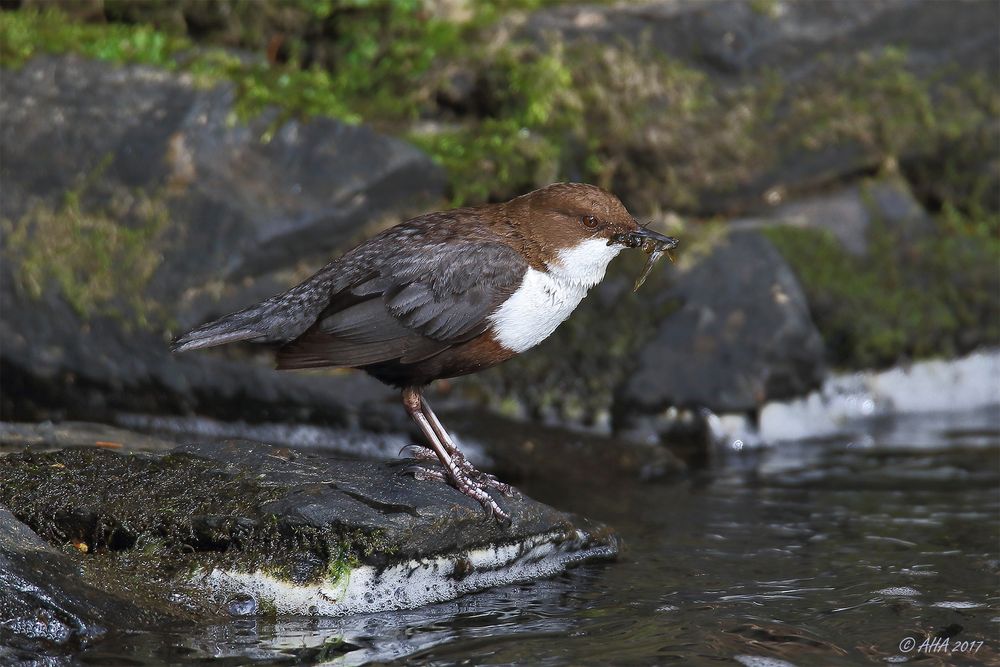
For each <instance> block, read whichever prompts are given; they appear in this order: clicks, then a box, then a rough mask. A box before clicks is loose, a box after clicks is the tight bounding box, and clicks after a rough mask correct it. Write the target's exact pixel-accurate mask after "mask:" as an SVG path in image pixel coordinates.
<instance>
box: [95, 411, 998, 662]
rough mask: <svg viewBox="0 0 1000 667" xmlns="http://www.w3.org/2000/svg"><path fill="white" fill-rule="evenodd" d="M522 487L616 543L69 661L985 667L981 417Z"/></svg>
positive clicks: (993, 497) (991, 599)
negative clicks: (464, 585)
mask: <svg viewBox="0 0 1000 667" xmlns="http://www.w3.org/2000/svg"><path fill="white" fill-rule="evenodd" d="M521 487H522V488H523V489H524V490H525V491H526V492H527V493H529V494H530V495H532V496H534V497H535V498H538V499H539V500H542V501H544V502H549V503H551V504H553V505H556V506H557V507H560V508H564V509H570V510H573V511H576V512H579V513H582V514H585V515H588V516H591V517H593V518H595V519H599V520H601V521H605V522H607V523H609V524H611V525H613V526H615V527H616V528H617V530H618V531H619V533H620V534H621V536H622V537H623V539H624V542H625V550H624V553H623V555H622V557H621V558H620V560H619V561H618V562H616V563H612V564H607V565H594V566H585V567H580V568H577V569H575V570H572V571H570V572H568V573H566V574H565V575H562V576H560V577H559V578H556V579H553V580H549V581H543V582H537V583H534V584H530V585H522V586H511V587H507V588H503V589H498V590H493V591H489V592H485V593H481V594H477V595H471V596H467V597H464V598H462V599H460V600H457V601H453V602H450V603H446V604H440V605H434V606H429V607H425V608H422V609H418V610H412V611H408V612H399V613H386V614H378V615H372V616H358V617H353V618H347V619H343V618H341V619H298V620H289V621H283V622H280V623H277V624H275V623H266V622H263V621H255V620H240V621H234V622H231V623H227V624H224V625H218V626H212V627H208V628H204V627H203V628H190V627H179V628H173V629H169V630H165V631H164V632H161V633H140V634H127V633H125V634H121V635H119V636H118V637H116V638H113V639H111V640H110V641H107V642H104V643H102V644H99V645H98V646H95V647H92V648H91V649H89V650H87V651H85V652H84V653H83V655H82V656H81V657H82V658H83V660H85V661H87V662H90V663H94V664H159V663H163V662H169V663H181V664H183V663H195V662H201V661H204V660H207V659H215V660H217V661H219V663H221V664H234V665H235V664H246V663H248V662H258V663H260V664H317V663H324V664H337V665H360V664H366V663H371V662H379V663H384V662H392V661H396V660H398V661H403V662H408V663H433V664H436V665H448V664H510V663H521V664H532V665H586V664H594V665H598V664H608V663H615V664H670V663H673V664H685V665H699V664H704V665H718V664H733V665H736V664H744V665H769V666H771V667H777V666H780V665H788V664H791V665H817V664H821V665H854V664H858V663H862V664H864V663H875V664H885V663H898V662H908V661H912V662H919V663H920V664H930V665H952V664H957V665H961V664H1000V586H998V584H1000V424H998V413H997V410H995V409H993V410H985V411H980V412H978V413H974V414H951V415H932V416H927V415H925V416H922V417H912V418H896V419H882V420H876V421H872V422H870V423H868V424H867V425H866V428H865V429H861V430H859V431H855V432H854V433H852V435H851V436H850V437H844V438H839V439H829V440H826V441H811V442H804V441H795V442H788V443H784V444H782V445H780V446H778V447H775V448H771V449H767V448H765V449H760V450H756V451H742V452H735V451H724V452H719V453H718V456H717V457H715V462H714V464H713V466H712V468H711V469H710V470H706V471H704V472H701V473H699V474H697V475H695V476H693V477H692V478H689V479H686V480H683V481H679V482H678V481H674V482H662V481H661V482H646V483H642V482H637V481H631V480H625V479H620V478H594V479H592V480H591V481H590V482H589V483H586V484H581V483H579V482H577V481H574V482H573V483H572V484H560V483H559V482H558V481H557V480H552V479H545V480H525V481H524V482H523V483H521ZM911 641H912V642H913V643H912V645H911V644H910V642H911ZM932 641H933V642H934V643H932ZM901 647H902V648H901Z"/></svg>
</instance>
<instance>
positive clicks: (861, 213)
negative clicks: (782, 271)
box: [728, 178, 935, 257]
mask: <svg viewBox="0 0 1000 667" xmlns="http://www.w3.org/2000/svg"><path fill="white" fill-rule="evenodd" d="M873 222H878V223H879V224H882V225H885V226H887V227H889V228H891V229H892V230H895V231H898V233H899V237H900V241H902V242H905V243H908V244H910V243H912V242H913V241H914V240H916V239H917V238H927V237H928V236H930V235H932V234H933V233H934V230H935V225H934V221H933V220H932V219H931V217H930V215H929V214H928V213H927V211H926V210H925V209H924V208H923V206H921V204H920V202H919V201H917V199H916V197H914V195H913V192H912V191H911V190H910V188H909V186H908V185H907V184H906V182H905V181H903V180H902V179H899V178H887V179H879V180H874V181H870V182H865V183H856V184H852V185H850V186H848V187H846V188H841V189H838V190H834V191H832V192H827V193H822V194H816V195H813V196H809V197H802V198H800V199H796V200H794V201H790V202H788V203H786V204H781V205H780V206H775V207H774V208H773V209H771V210H769V211H768V212H767V213H766V214H765V215H763V216H761V217H759V218H740V219H736V220H732V221H730V222H729V223H728V224H729V226H730V228H732V229H734V230H735V229H760V228H766V227H773V226H776V225H777V226H787V227H799V228H806V229H819V230H826V231H828V232H830V233H831V234H833V235H834V237H836V239H837V241H839V242H840V245H841V246H842V247H843V248H844V250H846V251H847V252H848V253H850V254H852V255H855V256H859V257H864V256H865V255H866V254H867V253H868V245H869V242H870V239H869V232H870V230H871V226H872V223H873Z"/></svg>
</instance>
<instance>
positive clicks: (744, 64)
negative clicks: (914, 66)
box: [524, 0, 1000, 80]
mask: <svg viewBox="0 0 1000 667" xmlns="http://www.w3.org/2000/svg"><path fill="white" fill-rule="evenodd" d="M998 20H1000V8H998V7H997V6H996V4H995V3H988V2H973V3H968V4H966V5H963V6H961V7H955V6H953V5H949V4H947V3H940V2H934V1H933V0H923V1H917V2H912V1H911V0H880V1H878V2H870V1H869V0H848V1H844V2H829V3H827V2H822V3H818V2H808V1H804V0H775V1H774V2H760V3H748V2H741V1H740V0H721V1H718V2H711V3H705V2H701V1H700V0H680V1H676V0H665V1H663V0H661V1H658V2H645V3H642V4H636V5H632V4H627V3H621V4H614V5H609V6H603V7H602V6H592V5H587V6H581V5H565V6H560V7H553V8H547V9H543V10H540V11H537V12H535V13H534V14H532V15H531V17H530V18H529V19H528V22H527V23H526V25H525V27H524V30H525V31H526V32H527V33H528V34H533V35H544V34H552V33H558V34H561V35H563V36H564V37H566V38H568V39H570V40H576V39H587V38H596V39H598V40H600V41H602V42H606V43H608V44H609V45H618V44H621V43H629V44H638V43H640V42H641V41H642V40H643V39H648V41H649V44H650V45H651V46H653V47H654V48H655V49H656V50H657V51H658V52H660V53H663V54H665V55H668V56H670V57H671V58H676V59H678V60H681V61H685V62H687V63H690V64H692V65H694V66H696V67H698V68H699V69H701V70H702V71H704V72H706V73H709V74H710V75H712V76H718V77H727V78H732V79H736V78H737V77H745V76H747V75H751V76H752V75H761V74H764V73H767V72H774V71H777V72H779V73H780V74H781V76H782V77H783V78H785V79H786V80H798V79H803V78H806V77H809V76H811V75H813V74H815V72H816V71H817V69H819V68H822V67H823V66H825V65H826V64H827V63H824V62H823V58H826V59H846V58H851V57H853V56H854V55H855V54H857V53H860V52H865V51H869V50H872V49H878V48H881V47H882V46H884V45H887V44H888V45H899V46H901V47H904V48H908V49H910V50H912V51H913V52H914V54H915V55H916V56H917V58H916V61H917V63H918V64H919V65H920V66H921V67H923V68H927V69H930V68H933V67H935V66H941V65H945V64H962V65H974V66H976V67H984V66H987V65H989V64H991V63H992V64H998V61H1000V55H998V54H997V52H996V49H995V48H994V44H995V41H996V35H995V34H994V31H993V26H995V25H996V23H997V21H998ZM957 34H961V35H963V39H962V40H955V39H954V36H955V35H957ZM820 56H823V58H820Z"/></svg>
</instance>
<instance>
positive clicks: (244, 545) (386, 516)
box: [0, 441, 617, 618]
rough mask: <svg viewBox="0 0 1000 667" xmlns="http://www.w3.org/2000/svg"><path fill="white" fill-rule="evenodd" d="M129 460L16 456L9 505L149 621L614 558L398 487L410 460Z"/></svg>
mask: <svg viewBox="0 0 1000 667" xmlns="http://www.w3.org/2000/svg"><path fill="white" fill-rule="evenodd" d="M123 451H125V452H127V453H121V452H119V451H114V450H110V449H108V448H105V447H76V448H67V449H62V450H58V451H49V452H41V451H34V450H32V449H28V450H26V451H23V452H21V453H12V454H8V455H7V456H4V457H2V458H0V501H2V502H5V503H9V507H10V509H11V512H12V513H13V514H14V515H15V516H16V517H17V518H18V519H19V520H21V521H24V522H26V523H27V524H28V525H29V526H31V528H32V529H33V530H35V531H36V532H37V533H39V534H40V535H41V536H42V537H44V538H45V539H46V540H47V541H49V542H50V543H53V544H67V543H70V544H74V545H76V546H77V553H76V555H75V557H74V561H76V562H77V563H78V564H80V565H83V566H84V567H85V570H86V572H87V573H88V574H89V575H91V576H92V577H93V582H91V583H92V584H93V585H95V586H98V587H100V588H102V589H103V590H104V591H105V592H106V593H107V594H109V595H116V596H120V597H124V598H125V599H126V600H128V601H130V602H131V603H132V604H134V605H136V606H139V607H141V608H143V609H151V610H154V611H162V612H164V613H170V612H172V613H175V614H186V615H187V616H189V617H195V618H209V617H212V616H217V615H218V613H219V611H220V610H223V612H224V613H228V614H230V615H235V616H244V615H265V616H274V615H285V614H294V615H313V616H316V615H319V616H338V615H343V614H351V613H359V612H378V611H385V610H391V609H404V608H410V607H417V606H420V605H423V604H427V603H431V602H439V601H442V600H448V599H452V598H455V597H458V596H460V595H462V594H464V593H468V592H472V591H478V590H483V589H485V588H489V587H492V586H499V585H505V584H509V583H514V582H523V581H529V580H533V579H537V578H541V577H546V576H551V575H553V574H555V573H558V572H561V571H563V570H564V569H565V568H567V567H569V566H570V565H572V564H574V563H578V562H582V561H589V560H594V559H598V560H600V559H607V558H613V557H614V556H615V555H616V553H617V542H616V538H615V537H614V536H613V535H612V534H611V532H610V531H609V530H608V529H607V528H605V527H603V526H600V525H597V524H594V523H591V522H589V521H587V520H586V519H582V518H579V517H574V516H571V515H568V514H564V513H562V512H559V511H557V510H555V509H553V508H551V507H548V506H545V505H542V504H541V503H538V502H536V501H534V500H531V499H530V498H527V497H525V496H523V495H517V496H515V497H511V498H502V499H501V500H500V502H501V503H502V504H503V505H504V506H505V507H506V508H507V509H508V510H509V512H510V514H511V518H512V521H511V523H510V524H509V525H506V524H501V523H499V522H497V521H496V520H495V519H493V518H491V517H489V516H487V515H486V514H485V513H484V511H483V509H482V508H481V507H480V505H479V504H478V503H477V502H475V501H473V500H471V499H469V498H468V497H467V496H465V495H463V494H462V493H460V492H458V491H457V490H455V489H454V488H452V487H450V486H448V485H446V484H444V483H442V482H438V481H433V480H417V479H414V478H413V477H412V476H409V475H405V474H401V471H402V469H403V468H404V467H405V466H406V465H408V464H410V463H412V461H397V462H394V463H389V464H387V463H373V462H363V461H357V460H338V459H334V458H330V457H328V456H320V455H317V454H309V453H303V452H297V451H294V450H290V449H287V448H277V447H273V446H269V445H263V444H260V443H253V442H248V441H225V442H209V443H202V444H197V445H185V446H181V447H179V448H177V449H175V450H173V451H171V452H169V453H167V454H162V453H157V454H153V453H143V452H135V451H129V450H128V448H127V447H125V448H124V449H123ZM140 582H141V585H138V584H139V583H140ZM4 593H6V591H5V590H0V599H2V598H3V594H4Z"/></svg>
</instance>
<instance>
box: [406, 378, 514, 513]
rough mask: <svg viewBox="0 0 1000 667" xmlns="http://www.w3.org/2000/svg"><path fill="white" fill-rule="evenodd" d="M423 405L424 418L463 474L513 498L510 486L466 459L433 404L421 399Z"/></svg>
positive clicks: (512, 490)
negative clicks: (438, 416) (432, 406)
mask: <svg viewBox="0 0 1000 667" xmlns="http://www.w3.org/2000/svg"><path fill="white" fill-rule="evenodd" d="M421 403H422V404H423V408H424V409H423V412H424V416H425V417H427V421H429V422H430V424H431V428H433V429H434V432H435V433H436V434H437V436H438V439H439V440H440V441H441V444H442V445H444V448H445V450H447V452H448V454H450V455H451V458H452V459H453V460H454V461H455V463H456V464H458V466H459V467H460V468H461V469H462V472H464V473H465V474H466V475H468V476H469V477H471V478H472V479H474V480H476V481H477V482H479V483H480V484H482V485H483V486H488V487H490V488H491V489H496V490H497V491H499V492H500V493H502V494H504V495H505V496H507V497H513V496H514V495H516V490H515V489H514V487H513V486H511V485H510V484H504V483H503V482H501V481H500V480H498V479H497V478H496V476H494V475H491V474H489V473H486V472H482V471H480V470H477V469H476V467H475V466H474V465H472V463H471V462H470V461H469V459H467V458H465V454H463V453H462V452H461V450H459V448H458V445H456V444H455V441H454V440H452V439H451V435H450V434H449V433H448V431H447V429H445V427H444V425H443V424H442V423H441V420H440V419H438V418H437V415H436V414H434V410H432V409H431V404H430V403H429V402H428V401H427V399H426V398H423V397H421Z"/></svg>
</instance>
